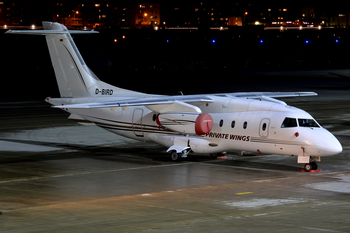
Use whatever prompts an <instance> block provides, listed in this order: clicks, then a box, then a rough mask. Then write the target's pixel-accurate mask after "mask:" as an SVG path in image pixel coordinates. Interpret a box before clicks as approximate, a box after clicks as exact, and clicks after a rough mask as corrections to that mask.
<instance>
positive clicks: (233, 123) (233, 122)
mask: <svg viewBox="0 0 350 233" xmlns="http://www.w3.org/2000/svg"><path fill="white" fill-rule="evenodd" d="M235 125H236V121H232V122H231V128H232V129H233V128H234V127H235Z"/></svg>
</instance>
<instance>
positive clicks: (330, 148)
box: [326, 135, 343, 155]
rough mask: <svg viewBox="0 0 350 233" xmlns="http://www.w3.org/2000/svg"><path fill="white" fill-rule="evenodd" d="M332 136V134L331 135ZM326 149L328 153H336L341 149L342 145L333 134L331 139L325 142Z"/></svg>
mask: <svg viewBox="0 0 350 233" xmlns="http://www.w3.org/2000/svg"><path fill="white" fill-rule="evenodd" d="M332 136H333V135H332ZM326 150H327V152H328V153H329V155H336V154H339V153H340V152H342V151H343V147H342V145H341V144H340V142H339V141H338V139H336V138H335V137H334V136H333V138H332V140H328V141H327V143H326Z"/></svg>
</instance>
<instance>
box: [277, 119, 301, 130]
mask: <svg viewBox="0 0 350 233" xmlns="http://www.w3.org/2000/svg"><path fill="white" fill-rule="evenodd" d="M297 126H298V124H297V119H296V118H289V117H286V118H285V119H284V121H283V123H282V125H281V128H289V127H297Z"/></svg>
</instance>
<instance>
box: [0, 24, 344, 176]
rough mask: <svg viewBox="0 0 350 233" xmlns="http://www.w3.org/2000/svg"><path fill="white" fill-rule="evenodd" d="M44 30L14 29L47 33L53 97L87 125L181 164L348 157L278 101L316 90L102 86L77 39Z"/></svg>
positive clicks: (63, 31) (60, 30)
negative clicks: (226, 157)
mask: <svg viewBox="0 0 350 233" xmlns="http://www.w3.org/2000/svg"><path fill="white" fill-rule="evenodd" d="M43 26H44V30H9V31H7V32H6V33H11V34H30V35H45V37H46V41H47V45H48V48H49V52H50V56H51V60H52V65H53V68H54V71H55V75H56V79H57V84H58V87H59V92H60V95H61V98H49V97H48V98H46V101H47V102H48V103H50V104H52V105H54V106H53V107H55V108H61V109H63V110H65V111H67V112H69V113H71V115H70V116H69V119H72V120H75V121H77V122H78V123H80V124H83V125H97V126H99V127H101V128H103V129H106V130H108V131H110V132H113V133H116V134H119V135H123V136H125V137H129V138H133V139H137V140H143V141H152V142H156V143H159V144H161V145H163V146H165V147H167V148H168V150H167V152H170V154H171V159H172V160H174V161H178V160H180V159H181V158H184V157H187V155H188V154H189V153H190V152H195V153H208V154H212V155H213V156H215V155H218V154H220V153H223V152H227V151H232V150H234V151H242V152H255V153H263V154H279V155H285V156H297V157H298V163H304V164H305V169H306V170H308V171H309V170H315V169H317V164H316V162H317V161H320V160H321V157H322V156H330V155H335V154H338V153H340V152H341V151H342V146H341V144H340V143H339V141H338V140H337V139H336V138H335V137H334V135H333V134H331V133H330V132H329V131H327V130H326V129H325V128H323V127H321V126H320V125H319V124H318V123H317V122H316V121H315V119H313V117H312V116H311V115H310V114H309V113H307V112H305V111H303V110H301V109H298V108H295V107H291V106H288V105H287V104H286V103H285V102H283V101H280V100H277V99H274V97H295V96H312V95H317V94H316V93H314V92H252V93H228V94H207V95H205V94H202V95H188V96H183V95H180V96H164V95H150V94H144V93H140V92H135V91H130V90H125V89H122V88H119V87H115V86H112V85H109V84H107V83H105V82H102V81H100V80H99V79H98V78H97V77H96V76H95V75H94V74H93V72H92V71H91V70H90V69H89V68H88V67H87V65H86V64H85V62H84V60H83V58H82V56H81V55H80V53H79V51H78V48H77V47H76V45H75V43H74V41H73V39H72V37H71V33H97V32H95V31H69V30H67V28H66V27H65V26H64V25H62V24H59V23H53V22H43Z"/></svg>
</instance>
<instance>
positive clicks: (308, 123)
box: [298, 119, 320, 128]
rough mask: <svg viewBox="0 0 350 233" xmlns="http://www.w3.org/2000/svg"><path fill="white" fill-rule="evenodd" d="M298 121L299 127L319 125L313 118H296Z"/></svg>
mask: <svg viewBox="0 0 350 233" xmlns="http://www.w3.org/2000/svg"><path fill="white" fill-rule="evenodd" d="M298 123H299V126H300V127H314V128H319V127H320V126H319V125H318V124H317V123H316V121H315V120H314V119H298Z"/></svg>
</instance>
